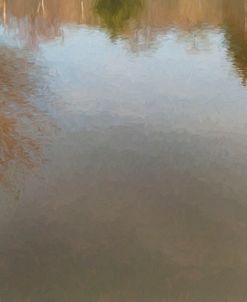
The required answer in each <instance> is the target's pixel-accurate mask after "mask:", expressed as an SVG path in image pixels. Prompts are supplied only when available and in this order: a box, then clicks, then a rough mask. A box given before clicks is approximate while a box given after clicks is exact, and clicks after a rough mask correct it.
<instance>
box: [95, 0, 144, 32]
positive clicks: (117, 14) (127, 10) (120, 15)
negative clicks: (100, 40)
mask: <svg viewBox="0 0 247 302" xmlns="http://www.w3.org/2000/svg"><path fill="white" fill-rule="evenodd" d="M142 6H143V3H142V1H141V0H133V1H132V0H120V1H116V0H96V1H95V4H94V10H95V13H96V14H97V15H99V16H100V18H101V22H102V25H104V26H106V28H107V29H108V30H109V31H110V34H111V36H112V37H116V36H117V35H118V34H121V33H122V32H123V31H124V29H125V28H126V24H127V23H128V22H130V21H131V19H133V18H137V16H138V14H139V13H140V10H141V8H142Z"/></svg>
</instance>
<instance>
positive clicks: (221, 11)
mask: <svg viewBox="0 0 247 302" xmlns="http://www.w3.org/2000/svg"><path fill="white" fill-rule="evenodd" d="M0 14H1V18H2V23H3V24H4V25H5V26H6V27H8V28H9V29H10V28H12V29H14V30H16V29H18V31H19V36H22V38H23V39H25V41H26V43H27V45H30V46H35V45H37V43H39V41H40V40H44V39H53V38H55V37H61V36H63V26H64V25H66V24H86V25H88V26H93V27H97V26H101V27H103V28H106V30H107V31H108V32H109V35H110V36H111V37H114V38H116V37H124V38H127V39H128V41H129V43H130V46H131V47H130V49H132V50H134V51H137V50H140V49H143V48H149V47H151V46H152V45H154V44H155V40H156V39H157V38H158V35H159V33H160V32H164V31H167V30H169V29H170V28H171V27H177V28H179V29H180V30H183V31H191V30H192V31H193V29H195V28H198V27H199V28H203V27H205V26H214V27H219V28H222V30H224V32H225V39H226V41H227V43H228V51H229V56H231V57H232V60H233V64H234V65H235V67H236V69H237V70H238V72H239V74H240V76H241V77H242V79H243V82H244V83H245V81H246V69H247V67H246V66H247V63H246V31H247V29H246V28H247V25H246V24H247V17H246V15H247V9H246V1H245V0H238V1H232V0H216V1H212V0H202V1H201V0H200V1H199V0H193V1H188V0H176V1H171V0H164V1H162V0H156V1H151V0H134V1H129V0H121V1H116V0H71V1H69V3H68V1H65V0H59V1H58V0H52V1H47V0H28V1H21V0H16V1H9V0H1V2H0Z"/></svg>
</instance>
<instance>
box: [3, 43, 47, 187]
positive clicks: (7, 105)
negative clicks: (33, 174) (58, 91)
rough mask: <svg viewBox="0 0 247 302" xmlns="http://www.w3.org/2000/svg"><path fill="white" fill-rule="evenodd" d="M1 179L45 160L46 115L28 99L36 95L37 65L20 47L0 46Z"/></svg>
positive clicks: (4, 180)
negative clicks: (43, 155) (43, 154)
mask: <svg viewBox="0 0 247 302" xmlns="http://www.w3.org/2000/svg"><path fill="white" fill-rule="evenodd" d="M0 65H1V68H0V82H1V86H0V182H4V183H5V184H7V183H8V178H9V173H10V172H11V173H12V170H13V167H14V170H16V171H17V170H18V169H22V168H24V169H31V168H33V167H35V166H37V165H38V164H39V163H40V162H41V160H42V150H41V149H42V148H41V140H42V139H41V138H42V136H43V135H44V133H45V129H44V126H43V122H44V120H45V118H44V116H43V115H42V114H41V112H40V111H39V110H37V109H36V108H35V107H34V106H33V105H31V103H30V102H29V101H28V99H29V98H32V97H33V96H34V95H35V92H36V89H37V83H36V79H35V75H34V74H35V73H36V72H37V70H35V68H36V67H35V66H34V64H33V63H31V62H28V61H27V59H26V58H25V55H22V54H21V53H20V51H19V52H18V55H17V53H16V51H15V50H11V49H7V48H0Z"/></svg>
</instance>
